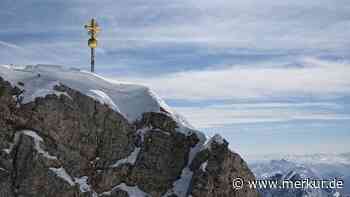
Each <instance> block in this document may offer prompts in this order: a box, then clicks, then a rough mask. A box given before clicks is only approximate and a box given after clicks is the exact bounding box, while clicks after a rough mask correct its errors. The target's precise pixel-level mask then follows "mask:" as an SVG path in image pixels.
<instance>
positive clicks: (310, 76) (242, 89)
mask: <svg viewBox="0 0 350 197" xmlns="http://www.w3.org/2000/svg"><path fill="white" fill-rule="evenodd" d="M303 65H304V66H303V67H290V68H283V67H272V66H270V67H268V66H245V67H243V66H232V67H227V68H224V69H217V70H215V69H209V70H196V71H186V72H179V73H175V74H169V75H165V76H159V77H153V78H126V79H124V80H126V81H135V82H138V83H144V84H146V85H149V86H150V87H152V88H153V89H155V90H156V91H157V92H158V93H159V94H160V96H162V97H163V98H166V99H185V100H210V99H216V100H218V99H230V100H232V99H243V100H249V99H263V98H289V97H296V98H298V97H300V98H303V97H314V98H317V97H319V98H332V97H337V96H344V95H347V94H349V93H350V78H349V73H350V65H348V64H341V63H332V62H324V61H320V60H317V59H310V58H306V59H304V60H303Z"/></svg>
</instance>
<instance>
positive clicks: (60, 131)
mask: <svg viewBox="0 0 350 197" xmlns="http://www.w3.org/2000/svg"><path fill="white" fill-rule="evenodd" d="M220 139H221V138H220V137H218V136H216V137H215V138H213V139H212V140H209V142H208V143H207V144H204V142H205V136H204V134H202V133H201V132H199V131H197V130H195V129H194V128H192V127H191V126H190V125H189V124H188V123H187V122H186V121H185V120H184V118H182V117H181V116H179V115H178V114H176V113H175V112H173V111H172V110H171V109H170V108H169V107H168V106H167V105H166V104H165V103H164V102H163V101H162V100H161V99H159V97H158V96H156V95H155V94H154V93H153V92H152V91H151V90H150V89H148V88H147V87H144V86H140V85H134V84H121V83H113V82H110V81H108V80H106V79H103V78H102V77H100V76H98V75H95V74H92V73H88V72H84V71H79V70H75V69H64V68H62V67H58V66H42V65H39V66H27V67H18V66H0V197H5V196H6V197H18V196H35V197H44V196H45V197H46V196H50V197H55V196H60V197H71V196H72V197H73V196H84V197H85V196H86V197H88V196H93V197H95V196H112V197H122V196H123V197H124V196H130V197H133V196H137V197H142V196H153V197H160V196H173V197H174V196H178V197H183V196H190V195H191V196H194V197H196V196H198V197H199V196H201V197H202V196H207V197H212V196H222V197H225V196H240V197H245V196H247V197H248V196H249V197H254V196H257V193H256V191H253V190H242V191H235V190H233V189H232V188H231V180H232V179H233V178H235V177H237V176H239V177H243V178H245V179H246V180H252V179H254V176H253V174H252V173H251V172H250V170H249V169H248V167H247V165H246V163H245V162H244V161H243V160H242V159H241V158H240V156H239V155H237V154H235V153H232V152H231V151H230V150H229V149H228V144H227V142H226V141H225V140H223V139H222V140H220ZM204 163H207V164H208V165H207V167H206V170H205V171H203V168H202V167H201V166H203V164H204Z"/></svg>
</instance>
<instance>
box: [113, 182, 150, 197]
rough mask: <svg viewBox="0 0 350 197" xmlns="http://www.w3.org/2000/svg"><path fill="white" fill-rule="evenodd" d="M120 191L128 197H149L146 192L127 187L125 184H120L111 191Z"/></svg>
mask: <svg viewBox="0 0 350 197" xmlns="http://www.w3.org/2000/svg"><path fill="white" fill-rule="evenodd" d="M116 189H120V190H123V191H125V192H127V193H128V195H129V197H151V196H150V195H149V194H147V193H146V192H144V191H142V190H141V189H140V188H139V187H138V186H133V187H132V186H128V185H126V184H125V183H121V184H119V185H118V186H116V187H114V188H113V190H116Z"/></svg>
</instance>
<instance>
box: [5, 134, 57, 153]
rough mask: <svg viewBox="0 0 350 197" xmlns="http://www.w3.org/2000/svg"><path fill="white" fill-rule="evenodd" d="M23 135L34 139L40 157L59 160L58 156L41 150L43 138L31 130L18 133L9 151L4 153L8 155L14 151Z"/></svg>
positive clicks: (6, 150)
mask: <svg viewBox="0 0 350 197" xmlns="http://www.w3.org/2000/svg"><path fill="white" fill-rule="evenodd" d="M21 135H27V136H29V137H32V138H33V141H34V148H35V150H36V151H37V152H38V153H39V154H40V155H42V156H43V157H45V158H47V159H51V160H57V157H56V156H52V155H50V154H49V152H47V151H45V150H44V149H42V148H41V143H44V140H43V138H41V137H40V136H39V135H38V134H37V133H36V132H35V131H31V130H22V131H18V132H17V133H16V134H15V137H14V140H13V143H12V144H10V147H9V148H8V149H3V151H4V152H6V153H7V154H10V153H11V151H12V149H13V147H14V146H15V145H17V144H18V141H19V137H20V136H21Z"/></svg>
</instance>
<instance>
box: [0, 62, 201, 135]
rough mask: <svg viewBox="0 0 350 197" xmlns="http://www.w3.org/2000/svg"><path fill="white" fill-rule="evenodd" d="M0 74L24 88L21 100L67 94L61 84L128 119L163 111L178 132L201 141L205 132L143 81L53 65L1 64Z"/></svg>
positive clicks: (132, 119) (133, 119)
mask: <svg viewBox="0 0 350 197" xmlns="http://www.w3.org/2000/svg"><path fill="white" fill-rule="evenodd" d="M0 77H2V78H3V79H4V80H6V81H9V82H10V83H11V85H12V86H16V87H18V88H19V89H21V90H22V91H23V93H22V95H21V96H22V99H21V102H22V104H25V103H29V102H32V101H34V100H35V99H36V98H37V97H45V96H46V95H49V94H56V95H58V96H61V95H66V96H68V97H69V95H67V94H66V93H65V92H60V91H58V90H56V89H55V87H56V86H59V85H64V86H67V87H69V88H71V89H74V90H77V91H79V92H80V93H82V94H85V95H87V96H89V97H91V98H93V99H95V100H97V101H98V102H100V103H102V104H105V105H108V106H109V107H110V108H111V109H113V110H115V111H117V112H118V113H120V114H122V115H123V116H124V117H125V118H126V119H127V120H128V121H129V122H131V123H132V122H135V121H136V120H138V119H140V118H141V117H142V114H143V113H145V112H158V113H166V114H167V115H169V116H171V117H172V118H173V119H174V120H175V121H177V123H178V125H179V127H180V131H181V132H183V133H185V134H191V133H192V132H195V133H196V134H197V136H198V137H199V139H200V140H201V141H205V136H204V134H202V133H200V132H197V131H195V130H194V129H193V128H192V126H191V125H189V124H188V123H187V121H185V120H184V118H183V117H182V116H180V115H178V114H177V113H176V112H174V111H173V110H171V109H170V107H169V106H168V105H167V104H165V102H164V101H163V100H162V99H160V97H159V96H158V95H156V94H155V93H154V92H153V91H152V90H151V89H149V88H148V87H146V86H143V85H137V84H132V83H124V82H123V83H122V82H116V81H114V80H109V79H106V78H103V77H102V76H99V75H97V74H95V73H91V72H87V71H81V70H79V69H74V68H65V67H62V66H53V65H35V66H14V65H0Z"/></svg>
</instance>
